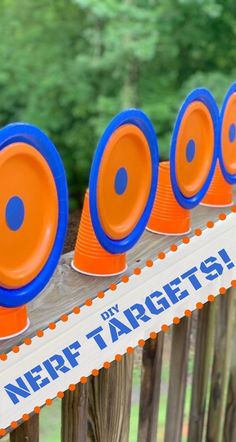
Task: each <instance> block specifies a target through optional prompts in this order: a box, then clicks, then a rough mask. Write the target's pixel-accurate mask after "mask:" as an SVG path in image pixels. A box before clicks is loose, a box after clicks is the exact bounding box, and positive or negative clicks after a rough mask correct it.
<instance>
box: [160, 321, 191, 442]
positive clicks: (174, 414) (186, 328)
mask: <svg viewBox="0 0 236 442" xmlns="http://www.w3.org/2000/svg"><path fill="white" fill-rule="evenodd" d="M190 328H191V319H190V318H187V317H184V318H183V319H182V320H181V322H180V324H179V325H174V326H173V328H172V348H171V359H170V378H169V391H168V403H167V416H166V427H165V442H181V439H182V426H183V412H184V400H185V390H186V381H187V369H188V353H189V344H190Z"/></svg>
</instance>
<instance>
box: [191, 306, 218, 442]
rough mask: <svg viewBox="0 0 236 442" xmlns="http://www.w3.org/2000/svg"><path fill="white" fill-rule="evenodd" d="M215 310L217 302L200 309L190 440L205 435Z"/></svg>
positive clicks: (195, 441)
mask: <svg viewBox="0 0 236 442" xmlns="http://www.w3.org/2000/svg"><path fill="white" fill-rule="evenodd" d="M215 312H216V303H215V302H213V303H210V302H208V303H207V304H206V305H204V308H203V309H202V310H199V311H198V316H197V330H196V343H195V357H194V371H193V381H192V398H191V409H190V416H189V433H188V441H189V442H199V441H201V440H202V437H203V430H204V419H205V410H206V401H207V390H208V384H209V381H210V379H209V378H210V369H211V365H212V356H213V348H214V331H215V316H216V315H215Z"/></svg>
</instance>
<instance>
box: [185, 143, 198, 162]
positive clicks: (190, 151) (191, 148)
mask: <svg viewBox="0 0 236 442" xmlns="http://www.w3.org/2000/svg"><path fill="white" fill-rule="evenodd" d="M195 149H196V146H195V141H194V140H189V141H188V143H187V146H186V158H187V161H188V162H189V163H191V161H193V159H194V156H195Z"/></svg>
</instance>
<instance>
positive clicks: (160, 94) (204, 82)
mask: <svg viewBox="0 0 236 442" xmlns="http://www.w3.org/2000/svg"><path fill="white" fill-rule="evenodd" d="M0 12H1V13H0V29H1V38H0V93H1V95H0V97H1V99H0V118H1V125H2V126H3V125H5V124H7V123H9V122H13V121H19V120H21V121H22V120H23V121H27V122H30V123H33V124H36V125H38V126H39V127H41V129H43V130H45V131H46V132H47V134H48V135H49V136H50V137H51V138H52V140H53V141H54V143H55V145H56V146H57V147H58V149H59V151H60V153H61V155H62V158H63V160H64V164H65V166H66V171H67V176H68V182H69V188H70V203H71V208H75V207H77V206H78V205H79V204H80V202H81V199H82V196H83V193H84V190H85V187H86V186H87V183H88V174H89V169H90V165H91V159H92V155H93V151H94V149H95V147H96V144H97V141H98V139H99V137H100V136H101V134H102V132H103V130H104V128H105V126H106V124H107V123H108V122H109V120H110V119H111V118H112V117H113V116H114V114H115V113H116V112H119V111H120V110H122V109H124V108H126V107H133V106H135V107H141V108H142V109H143V110H144V111H146V112H147V113H148V115H149V116H150V117H151V119H152V120H153V123H154V125H155V128H156V131H157V134H158V140H159V147H160V152H161V155H162V158H165V157H168V150H169V143H170V136H171V131H172V127H173V124H174V121H175V117H176V113H177V110H178V108H179V106H180V104H181V102H182V100H183V99H184V97H185V95H186V94H187V93H188V92H190V90H191V89H192V88H194V87H197V86H205V87H209V89H210V90H211V91H212V92H213V94H214V95H215V97H216V99H217V101H218V102H219V104H220V103H221V101H222V98H223V95H224V94H225V92H226V89H227V88H228V87H229V85H230V83H231V82H232V81H234V80H235V79H236V4H235V0H34V1H33V0H1V3H0Z"/></svg>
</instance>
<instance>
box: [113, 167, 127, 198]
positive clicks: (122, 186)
mask: <svg viewBox="0 0 236 442" xmlns="http://www.w3.org/2000/svg"><path fill="white" fill-rule="evenodd" d="M127 184H128V174H127V170H126V169H125V168H124V167H121V168H120V169H118V171H117V174H116V177H115V191H116V193H117V194H118V195H122V194H123V193H124V192H125V190H126V187H127Z"/></svg>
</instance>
